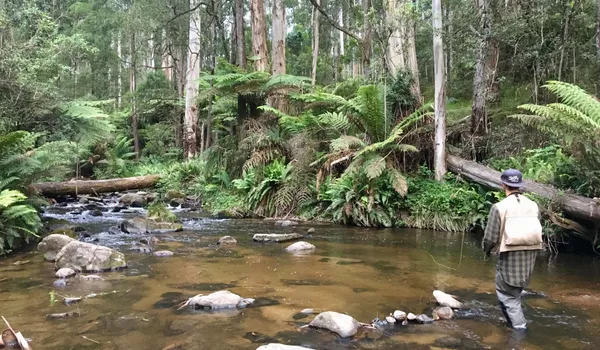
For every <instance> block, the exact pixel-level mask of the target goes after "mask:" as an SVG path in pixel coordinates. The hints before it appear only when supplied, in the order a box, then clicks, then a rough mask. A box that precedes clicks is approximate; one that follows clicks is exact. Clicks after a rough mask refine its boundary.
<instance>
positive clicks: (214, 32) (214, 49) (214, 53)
mask: <svg viewBox="0 0 600 350" xmlns="http://www.w3.org/2000/svg"><path fill="white" fill-rule="evenodd" d="M211 4H212V10H213V13H215V14H216V13H217V12H216V9H215V1H214V0H212V1H211ZM217 21H218V18H217V17H214V18H213V21H212V23H211V25H210V31H211V37H212V39H211V44H210V45H211V51H212V53H211V63H210V74H211V75H214V74H215V69H216V66H217V29H216V23H217ZM210 87H211V88H212V87H213V81H212V80H211V81H210ZM212 120H213V98H212V96H210V97H209V99H208V115H207V118H206V136H205V137H204V147H203V149H204V150H207V149H208V148H209V147H210V146H211V144H212Z"/></svg>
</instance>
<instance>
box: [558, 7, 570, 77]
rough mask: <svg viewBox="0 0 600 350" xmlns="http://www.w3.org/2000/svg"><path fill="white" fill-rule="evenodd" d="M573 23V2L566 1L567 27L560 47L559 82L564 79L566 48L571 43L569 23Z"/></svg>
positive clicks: (564, 27)
mask: <svg viewBox="0 0 600 350" xmlns="http://www.w3.org/2000/svg"><path fill="white" fill-rule="evenodd" d="M570 21H571V1H565V25H564V26H563V37H562V44H561V45H560V61H559V63H558V80H561V78H562V71H563V63H564V59H565V47H566V46H567V44H568V42H569V22H570Z"/></svg>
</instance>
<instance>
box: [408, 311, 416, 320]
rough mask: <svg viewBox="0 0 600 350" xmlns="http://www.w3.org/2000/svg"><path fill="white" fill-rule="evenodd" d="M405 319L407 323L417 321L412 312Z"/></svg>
mask: <svg viewBox="0 0 600 350" xmlns="http://www.w3.org/2000/svg"><path fill="white" fill-rule="evenodd" d="M406 319H407V320H409V321H414V320H416V319H417V315H415V314H413V313H412V312H410V313H409V314H408V315H407V316H406Z"/></svg>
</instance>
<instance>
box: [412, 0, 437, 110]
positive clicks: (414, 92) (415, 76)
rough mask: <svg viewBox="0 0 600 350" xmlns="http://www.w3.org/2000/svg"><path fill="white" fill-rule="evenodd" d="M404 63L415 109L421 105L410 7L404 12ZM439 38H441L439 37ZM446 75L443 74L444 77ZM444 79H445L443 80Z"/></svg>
mask: <svg viewBox="0 0 600 350" xmlns="http://www.w3.org/2000/svg"><path fill="white" fill-rule="evenodd" d="M406 11H407V12H408V13H407V14H406V20H405V21H404V23H405V26H406V63H407V66H408V70H409V72H410V75H411V78H412V84H411V86H410V92H411V94H412V95H413V97H414V99H415V100H416V101H417V103H418V105H417V107H420V106H421V105H422V104H423V97H422V96H421V83H420V81H419V63H418V62H417V45H416V43H415V21H414V20H413V16H414V13H413V11H412V7H410V8H409V9H407V10H406ZM440 37H441V36H440ZM445 75H446V74H445V73H444V76H445ZM444 79H445V78H444Z"/></svg>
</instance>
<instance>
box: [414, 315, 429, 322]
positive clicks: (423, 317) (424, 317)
mask: <svg viewBox="0 0 600 350" xmlns="http://www.w3.org/2000/svg"><path fill="white" fill-rule="evenodd" d="M415 321H416V322H418V323H432V322H433V319H432V318H431V317H429V316H427V315H425V314H420V315H419V316H417V317H416V318H415Z"/></svg>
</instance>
